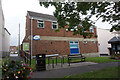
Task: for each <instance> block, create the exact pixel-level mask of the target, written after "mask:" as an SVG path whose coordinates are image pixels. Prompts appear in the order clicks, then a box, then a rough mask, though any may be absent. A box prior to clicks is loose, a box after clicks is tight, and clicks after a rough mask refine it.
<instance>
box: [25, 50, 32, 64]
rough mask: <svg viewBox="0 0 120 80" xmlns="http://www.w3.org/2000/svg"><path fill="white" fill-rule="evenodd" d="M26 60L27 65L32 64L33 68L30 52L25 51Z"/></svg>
mask: <svg viewBox="0 0 120 80" xmlns="http://www.w3.org/2000/svg"><path fill="white" fill-rule="evenodd" d="M24 58H25V63H26V64H30V66H31V54H30V53H29V52H25V51H24Z"/></svg>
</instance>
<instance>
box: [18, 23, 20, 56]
mask: <svg viewBox="0 0 120 80" xmlns="http://www.w3.org/2000/svg"><path fill="white" fill-rule="evenodd" d="M19 55H20V24H19V34H18V56H19Z"/></svg>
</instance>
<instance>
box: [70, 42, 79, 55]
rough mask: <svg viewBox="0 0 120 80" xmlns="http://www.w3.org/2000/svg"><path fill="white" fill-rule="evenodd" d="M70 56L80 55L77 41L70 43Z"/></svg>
mask: <svg viewBox="0 0 120 80" xmlns="http://www.w3.org/2000/svg"><path fill="white" fill-rule="evenodd" d="M70 54H79V46H78V42H77V41H70Z"/></svg>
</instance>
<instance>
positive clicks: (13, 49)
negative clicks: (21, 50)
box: [10, 46, 18, 54]
mask: <svg viewBox="0 0 120 80" xmlns="http://www.w3.org/2000/svg"><path fill="white" fill-rule="evenodd" d="M17 52H18V51H17V46H10V53H11V54H14V53H17Z"/></svg>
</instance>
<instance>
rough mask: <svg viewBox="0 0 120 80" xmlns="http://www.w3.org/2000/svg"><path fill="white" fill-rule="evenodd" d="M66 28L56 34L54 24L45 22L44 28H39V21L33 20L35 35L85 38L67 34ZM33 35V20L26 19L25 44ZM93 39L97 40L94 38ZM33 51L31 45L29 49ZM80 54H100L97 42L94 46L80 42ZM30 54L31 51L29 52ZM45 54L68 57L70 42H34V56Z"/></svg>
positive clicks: (89, 42)
mask: <svg viewBox="0 0 120 80" xmlns="http://www.w3.org/2000/svg"><path fill="white" fill-rule="evenodd" d="M66 28H67V26H66V27H65V28H61V29H60V30H59V32H55V30H54V29H52V22H50V21H44V28H38V27H37V20H35V19H34V20H33V35H40V36H55V37H78V38H83V37H82V36H81V35H73V32H71V31H68V32H66ZM30 34H31V19H29V17H28V16H27V17H26V36H25V38H24V40H23V42H29V43H30V40H29V41H28V39H27V38H28V36H29V35H30ZM93 35H96V28H94V34H93ZM92 38H95V37H94V36H93V37H92ZM29 48H30V49H31V45H30V47H29ZM79 48H80V53H96V52H98V46H97V41H96V42H95V44H92V43H91V41H87V44H83V42H82V41H80V42H79ZM29 52H30V51H29ZM40 53H45V54H56V53H57V54H60V55H63V54H64V55H66V54H70V47H69V41H50V40H39V41H33V55H36V54H40Z"/></svg>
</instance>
